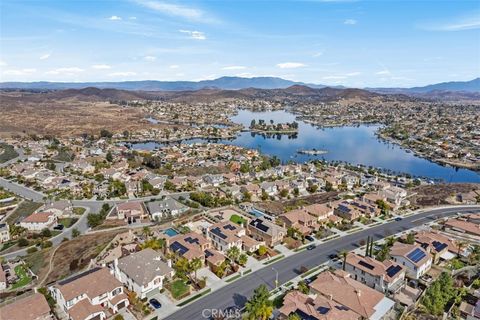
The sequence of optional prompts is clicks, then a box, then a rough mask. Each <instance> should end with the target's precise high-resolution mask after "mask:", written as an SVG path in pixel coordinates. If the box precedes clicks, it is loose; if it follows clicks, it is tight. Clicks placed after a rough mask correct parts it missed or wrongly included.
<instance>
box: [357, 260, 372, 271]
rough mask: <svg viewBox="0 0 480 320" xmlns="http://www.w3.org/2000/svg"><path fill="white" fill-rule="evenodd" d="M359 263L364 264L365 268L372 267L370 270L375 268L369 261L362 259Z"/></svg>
mask: <svg viewBox="0 0 480 320" xmlns="http://www.w3.org/2000/svg"><path fill="white" fill-rule="evenodd" d="M358 264H359V265H361V266H364V267H365V268H367V269H370V270H373V269H374V268H375V267H374V266H372V265H371V264H370V263H367V262H365V261H363V260H360V261H359V262H358Z"/></svg>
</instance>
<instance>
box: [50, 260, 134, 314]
mask: <svg viewBox="0 0 480 320" xmlns="http://www.w3.org/2000/svg"><path fill="white" fill-rule="evenodd" d="M49 291H50V294H51V295H52V297H53V298H54V299H55V301H56V302H57V304H58V305H59V306H60V308H62V309H63V310H64V311H65V312H66V313H67V315H68V319H69V320H104V319H106V317H107V312H106V311H107V310H108V309H110V310H111V311H112V312H113V313H117V312H118V311H119V310H120V309H122V308H125V307H127V306H128V304H129V302H128V297H127V295H126V294H125V293H124V292H123V286H122V283H120V281H118V280H117V279H116V278H115V277H114V276H113V275H112V274H111V273H110V270H108V269H107V268H94V269H90V270H88V271H85V272H83V273H81V274H78V275H75V276H73V277H70V278H68V279H65V280H62V281H59V282H58V283H56V284H54V285H53V286H51V287H49Z"/></svg>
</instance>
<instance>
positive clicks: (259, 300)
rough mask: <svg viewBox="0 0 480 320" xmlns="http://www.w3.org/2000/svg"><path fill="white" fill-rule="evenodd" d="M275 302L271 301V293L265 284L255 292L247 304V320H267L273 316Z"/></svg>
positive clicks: (245, 317)
mask: <svg viewBox="0 0 480 320" xmlns="http://www.w3.org/2000/svg"><path fill="white" fill-rule="evenodd" d="M272 312H273V302H272V301H271V300H270V291H268V289H267V286H265V285H264V284H262V285H260V286H259V287H258V288H256V289H255V290H254V292H253V296H252V298H250V300H248V301H247V303H246V304H245V315H244V319H246V320H258V319H260V320H266V319H268V318H270V317H271V316H272Z"/></svg>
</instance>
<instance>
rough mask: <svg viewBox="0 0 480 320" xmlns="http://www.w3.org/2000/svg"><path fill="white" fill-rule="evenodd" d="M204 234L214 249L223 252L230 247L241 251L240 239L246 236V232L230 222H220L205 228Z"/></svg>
mask: <svg viewBox="0 0 480 320" xmlns="http://www.w3.org/2000/svg"><path fill="white" fill-rule="evenodd" d="M206 234H207V239H209V240H210V241H211V242H212V245H213V247H214V248H215V249H217V250H219V251H221V252H225V251H227V250H228V249H230V248H232V247H237V248H238V249H240V250H242V243H243V241H242V237H243V236H245V235H246V230H245V229H244V228H243V227H241V226H239V225H238V224H236V223H233V222H231V221H222V222H217V223H215V224H213V225H211V226H210V227H209V228H207V231H206Z"/></svg>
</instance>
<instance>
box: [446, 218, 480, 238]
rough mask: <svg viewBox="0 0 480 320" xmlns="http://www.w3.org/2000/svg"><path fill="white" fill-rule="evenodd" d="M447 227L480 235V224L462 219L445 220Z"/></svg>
mask: <svg viewBox="0 0 480 320" xmlns="http://www.w3.org/2000/svg"><path fill="white" fill-rule="evenodd" d="M445 229H450V230H453V231H457V232H461V233H467V234H471V235H474V236H477V237H480V224H478V223H475V222H471V221H466V220H462V219H449V220H448V221H447V222H445Z"/></svg>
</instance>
